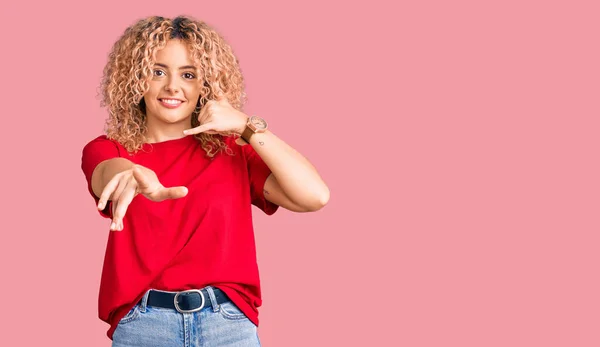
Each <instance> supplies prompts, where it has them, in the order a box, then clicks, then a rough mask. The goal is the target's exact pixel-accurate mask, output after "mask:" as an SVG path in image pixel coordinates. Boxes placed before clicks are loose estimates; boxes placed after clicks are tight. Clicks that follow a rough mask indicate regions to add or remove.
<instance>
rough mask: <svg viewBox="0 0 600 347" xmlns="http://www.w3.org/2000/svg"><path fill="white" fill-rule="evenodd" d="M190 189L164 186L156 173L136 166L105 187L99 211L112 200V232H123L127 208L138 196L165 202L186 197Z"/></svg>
mask: <svg viewBox="0 0 600 347" xmlns="http://www.w3.org/2000/svg"><path fill="white" fill-rule="evenodd" d="M187 193H188V189H187V188H186V187H184V186H178V187H170V188H167V187H165V186H163V185H162V184H161V183H160V181H159V180H158V177H157V176H156V173H155V172H154V171H152V170H150V169H148V168H146V167H143V166H141V165H135V166H134V167H133V168H131V169H129V170H125V171H122V172H120V173H118V174H116V175H115V176H114V177H113V178H112V179H111V180H110V181H109V182H108V184H106V187H104V190H103V191H102V194H101V195H100V200H99V201H98V209H99V210H103V209H104V207H105V206H106V203H107V202H108V200H109V199H110V200H112V202H113V204H112V216H113V219H112V223H111V225H110V230H111V231H121V230H123V218H124V217H125V212H126V211H127V207H128V206H129V204H130V203H131V201H132V200H133V198H135V197H136V196H137V195H138V194H142V195H143V196H145V197H146V198H148V199H149V200H152V201H157V202H158V201H163V200H166V199H178V198H182V197H184V196H186V195H187Z"/></svg>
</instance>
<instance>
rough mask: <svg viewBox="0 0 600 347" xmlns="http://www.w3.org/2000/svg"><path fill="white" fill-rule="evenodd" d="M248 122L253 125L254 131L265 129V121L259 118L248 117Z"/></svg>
mask: <svg viewBox="0 0 600 347" xmlns="http://www.w3.org/2000/svg"><path fill="white" fill-rule="evenodd" d="M250 122H251V123H252V125H254V126H255V127H256V129H266V128H267V122H265V120H264V119H262V118H260V117H257V116H252V117H250Z"/></svg>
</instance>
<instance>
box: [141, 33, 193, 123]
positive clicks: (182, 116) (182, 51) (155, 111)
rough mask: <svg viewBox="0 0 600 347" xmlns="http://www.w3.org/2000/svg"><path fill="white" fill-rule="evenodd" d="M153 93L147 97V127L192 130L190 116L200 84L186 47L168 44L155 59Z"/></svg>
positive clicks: (174, 42)
mask: <svg viewBox="0 0 600 347" xmlns="http://www.w3.org/2000/svg"><path fill="white" fill-rule="evenodd" d="M149 82H150V89H149V90H148V91H147V92H146V94H144V102H145V103H146V116H147V118H148V126H151V127H159V128H162V127H165V126H166V127H169V125H175V124H177V125H179V126H178V128H179V127H181V128H182V129H187V128H189V126H190V124H191V123H190V116H191V115H192V112H193V111H194V108H195V107H196V103H197V102H198V98H199V96H200V88H201V80H200V79H199V78H198V70H197V68H196V66H195V64H194V62H193V61H192V59H191V57H190V53H189V51H188V49H187V47H186V45H185V44H184V43H183V42H182V41H181V40H178V39H173V40H169V41H168V42H167V45H166V46H165V48H163V49H161V50H158V51H157V52H156V55H155V65H154V67H153V70H152V76H151V78H150V81H149Z"/></svg>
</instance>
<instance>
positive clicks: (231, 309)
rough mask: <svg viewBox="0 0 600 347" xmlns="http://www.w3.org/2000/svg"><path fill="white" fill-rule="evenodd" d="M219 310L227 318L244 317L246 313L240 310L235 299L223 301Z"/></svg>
mask: <svg viewBox="0 0 600 347" xmlns="http://www.w3.org/2000/svg"><path fill="white" fill-rule="evenodd" d="M220 306H221V308H220V309H219V312H221V315H222V316H223V317H224V318H226V319H244V318H246V315H245V314H244V312H242V310H240V309H239V308H238V307H237V306H236V305H235V304H234V303H233V301H227V302H224V303H222V304H221V305H220Z"/></svg>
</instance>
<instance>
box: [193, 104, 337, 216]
mask: <svg viewBox="0 0 600 347" xmlns="http://www.w3.org/2000/svg"><path fill="white" fill-rule="evenodd" d="M198 121H199V123H200V126H197V127H195V128H193V129H186V130H184V131H183V133H184V134H185V135H192V134H199V133H202V132H206V133H209V134H218V133H221V134H231V133H236V134H238V135H240V136H241V135H242V133H243V132H244V130H245V129H246V124H247V121H248V115H246V114H245V113H243V112H242V111H239V110H237V109H235V108H233V107H232V106H231V104H229V102H228V101H227V100H226V99H225V98H220V99H219V100H216V101H215V100H210V101H208V102H207V103H206V104H205V105H204V107H203V108H202V110H201V111H200V114H199V115H198ZM240 142H244V140H242V139H241V138H240V139H238V143H240ZM244 143H245V142H244ZM250 145H251V146H252V148H254V150H255V151H256V153H257V154H258V155H259V156H260V157H261V159H262V160H263V161H264V162H265V164H267V166H268V167H269V169H270V170H271V172H272V174H271V175H270V176H269V177H268V178H267V181H266V182H265V187H264V194H265V198H266V199H267V200H269V201H271V202H272V203H274V204H277V205H279V206H282V207H283V208H286V209H289V210H292V211H298V212H308V211H317V210H319V209H320V208H322V207H323V206H325V204H327V202H328V201H329V188H327V185H325V182H323V180H322V179H321V177H320V176H319V174H318V173H317V170H316V169H315V168H314V166H312V165H311V163H310V162H309V161H308V160H307V159H306V158H304V157H303V156H302V155H301V154H300V153H298V152H297V151H296V150H295V149H293V148H292V147H290V146H289V145H288V144H286V143H285V142H283V141H282V140H281V139H279V138H278V137H277V136H275V135H274V134H273V133H272V132H270V131H269V130H266V131H265V132H263V133H255V134H253V135H252V136H251V137H250Z"/></svg>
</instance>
